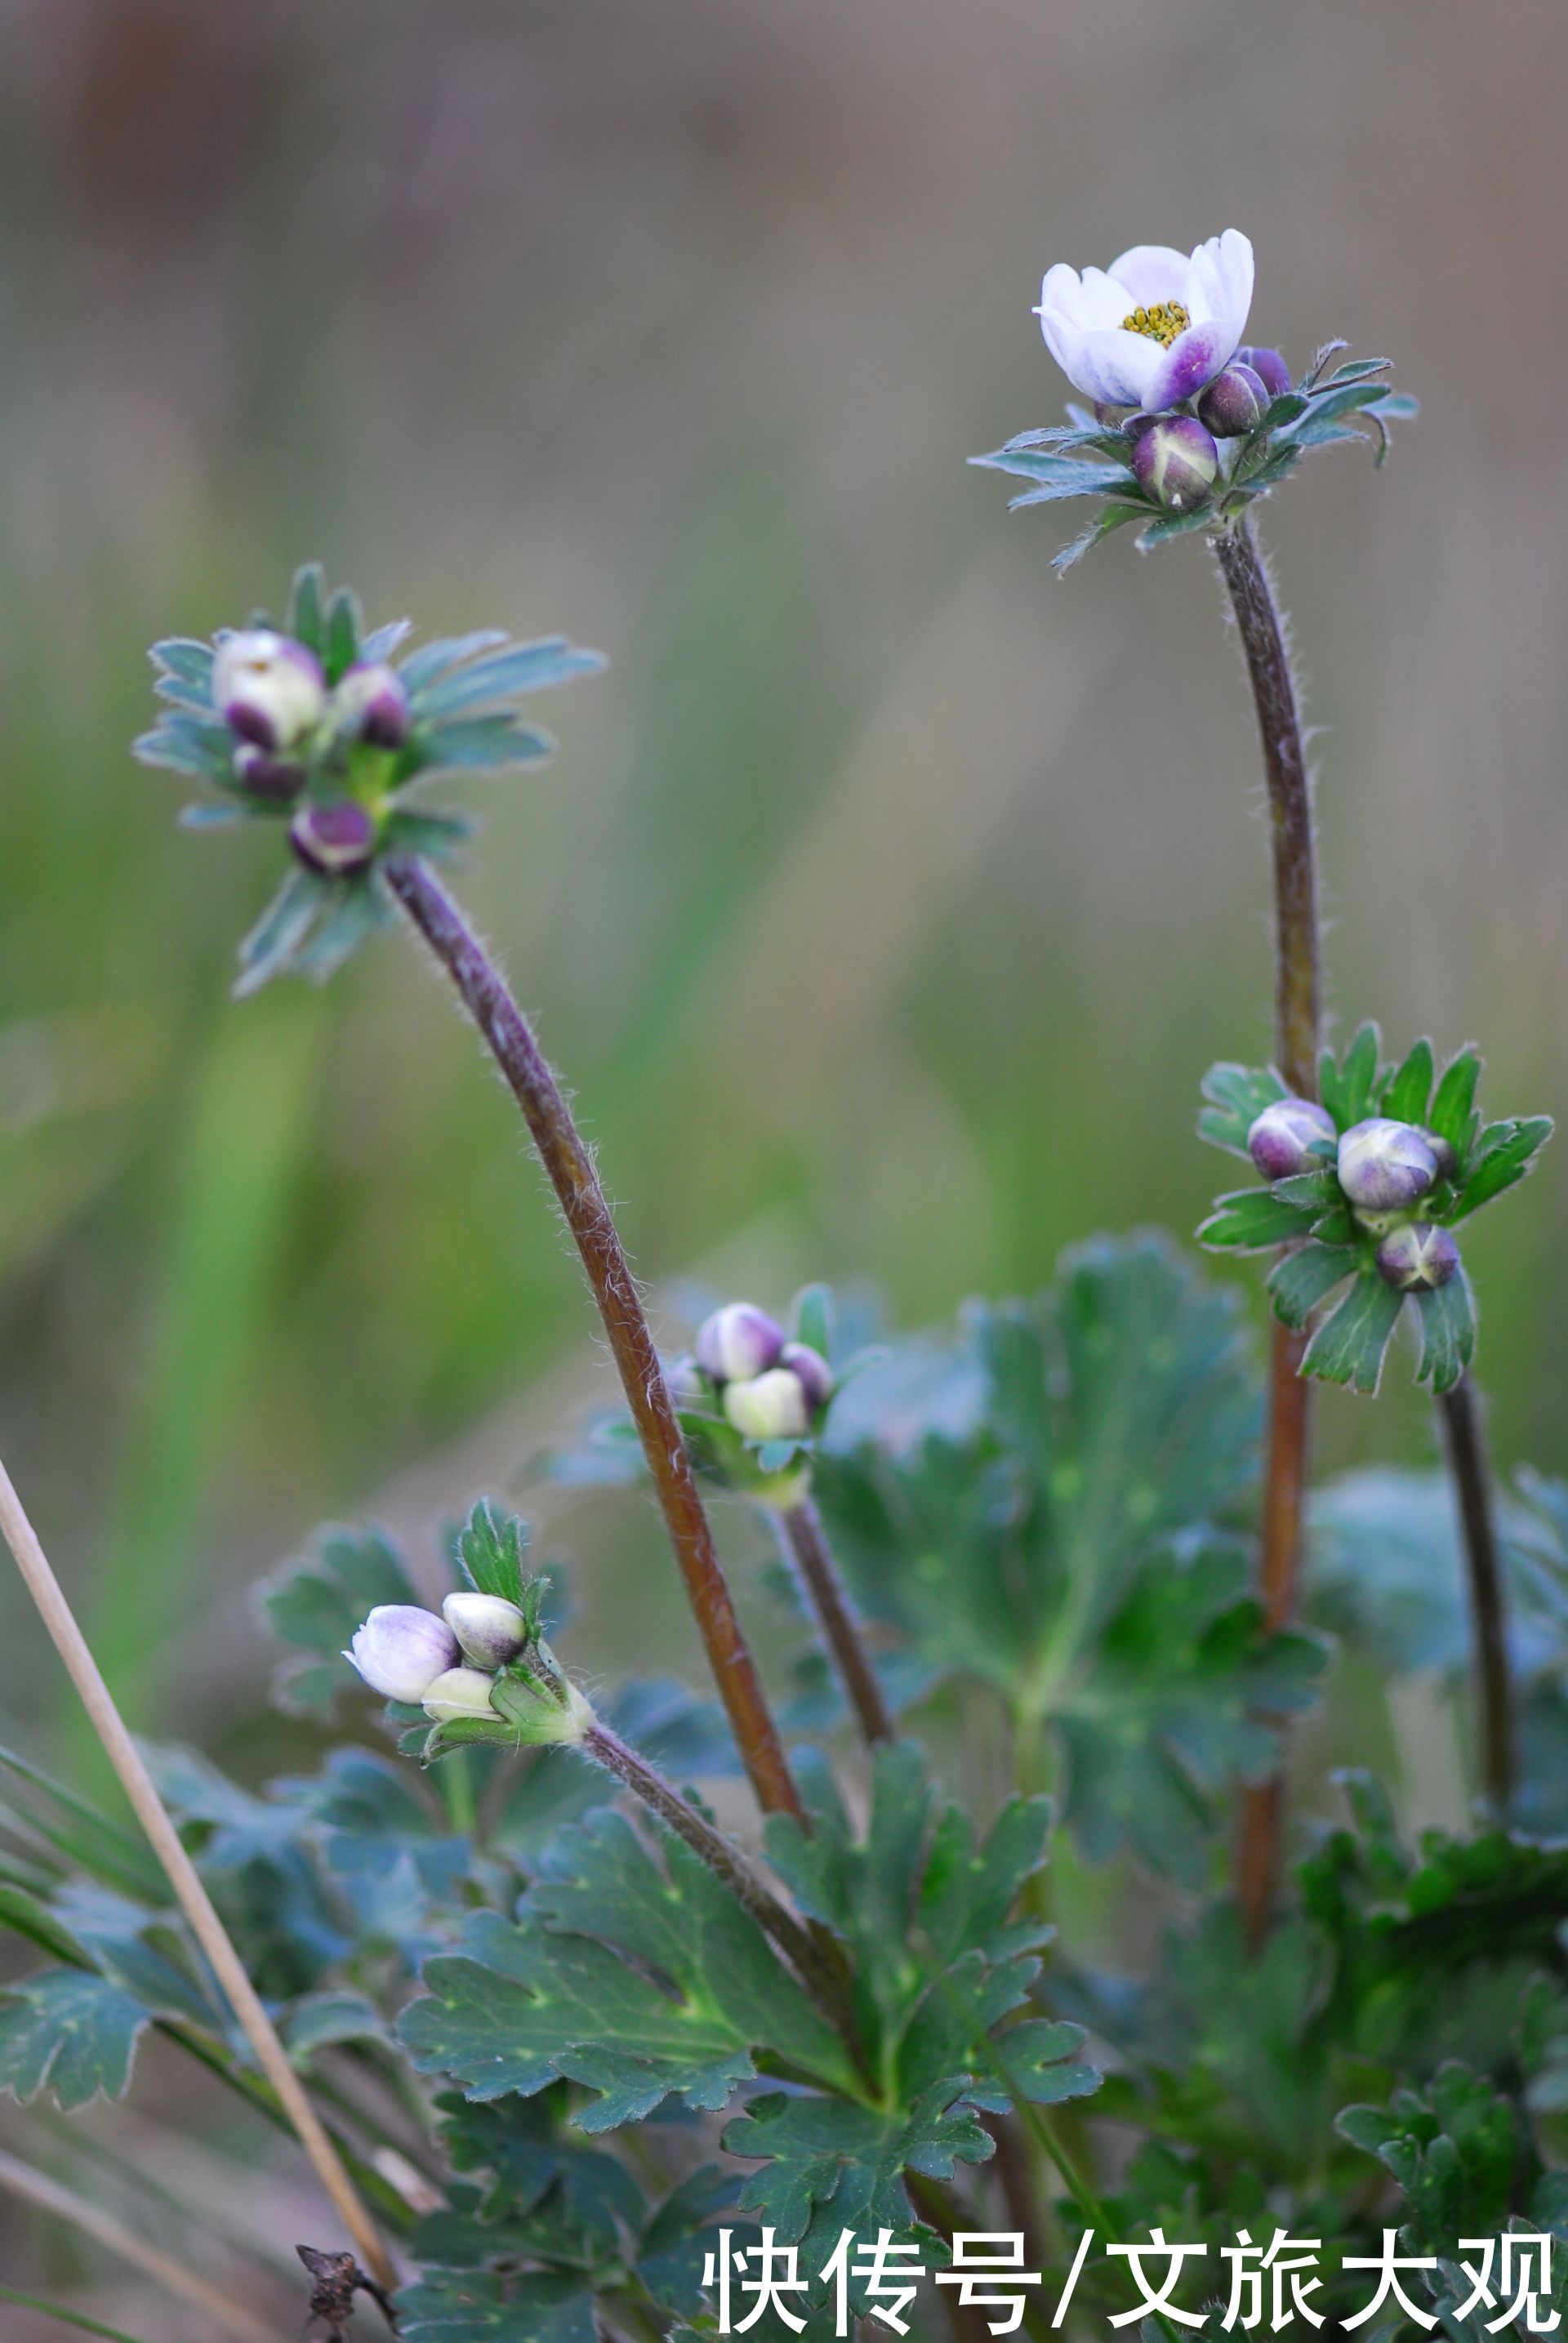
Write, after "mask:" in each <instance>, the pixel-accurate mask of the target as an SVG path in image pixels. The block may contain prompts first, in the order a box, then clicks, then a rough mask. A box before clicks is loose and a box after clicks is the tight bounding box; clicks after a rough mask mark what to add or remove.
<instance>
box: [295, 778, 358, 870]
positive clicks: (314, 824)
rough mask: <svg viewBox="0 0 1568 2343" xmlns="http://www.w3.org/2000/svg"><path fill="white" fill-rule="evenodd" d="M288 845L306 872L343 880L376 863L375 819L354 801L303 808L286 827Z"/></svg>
mask: <svg viewBox="0 0 1568 2343" xmlns="http://www.w3.org/2000/svg"><path fill="white" fill-rule="evenodd" d="M288 842H289V844H290V846H292V847H293V849H294V850H295V852H296V854H297V856H298V857H299V860H301V862H303V863H304V865H305V867H306V869H307V870H319V871H320V872H321V873H322V875H323V877H325V878H327V879H345V878H347V877H348V876H349V875H350V874H351V873H352V872H354V871H356V870H365V869H366V867H367V864H369V863H371V862H373V861H374V860H375V859H376V819H375V816H374V815H373V814H372V813H370V812H369V810H368V809H367V808H366V807H364V806H362V805H360V804H359V802H358V801H357V799H354V798H339V799H337V800H336V802H335V803H333V804H332V805H304V806H301V807H300V809H299V811H298V812H297V814H296V815H295V817H294V820H292V821H291V822H290V823H289V825H288Z"/></svg>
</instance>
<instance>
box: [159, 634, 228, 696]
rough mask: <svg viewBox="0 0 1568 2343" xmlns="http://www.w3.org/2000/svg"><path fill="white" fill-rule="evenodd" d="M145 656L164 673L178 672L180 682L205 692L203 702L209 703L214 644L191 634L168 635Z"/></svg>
mask: <svg viewBox="0 0 1568 2343" xmlns="http://www.w3.org/2000/svg"><path fill="white" fill-rule="evenodd" d="M147 657H148V658H149V659H151V660H152V661H153V663H154V665H155V666H156V667H160V668H162V669H164V670H165V671H166V673H167V674H169V675H172V676H177V677H178V679H179V680H180V681H181V682H182V683H186V684H189V685H191V686H192V687H193V688H194V689H196V690H198V691H201V692H203V693H205V694H206V704H207V706H208V707H209V708H210V707H211V705H212V669H213V657H214V653H213V647H212V645H211V644H210V643H201V642H197V641H196V640H195V639H194V638H193V637H190V636H186V635H171V636H170V637H169V638H168V639H167V640H166V641H164V642H161V643H155V644H154V645H153V647H152V649H151V650H150V651H149V652H148V653H147Z"/></svg>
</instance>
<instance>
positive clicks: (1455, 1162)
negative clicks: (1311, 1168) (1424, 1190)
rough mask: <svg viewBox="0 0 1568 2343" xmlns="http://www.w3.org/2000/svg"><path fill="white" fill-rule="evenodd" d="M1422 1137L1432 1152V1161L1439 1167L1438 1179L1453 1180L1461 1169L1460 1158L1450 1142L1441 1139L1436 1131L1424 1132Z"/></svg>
mask: <svg viewBox="0 0 1568 2343" xmlns="http://www.w3.org/2000/svg"><path fill="white" fill-rule="evenodd" d="M1421 1135H1422V1138H1423V1139H1424V1140H1425V1141H1426V1143H1427V1145H1428V1146H1429V1147H1430V1148H1431V1150H1432V1161H1434V1162H1435V1163H1436V1165H1437V1176H1438V1178H1439V1179H1440V1180H1452V1177H1453V1175H1454V1173H1455V1172H1457V1171H1458V1169H1459V1158H1458V1156H1457V1155H1456V1154H1455V1153H1454V1151H1453V1149H1452V1147H1451V1146H1450V1144H1449V1142H1448V1141H1447V1140H1446V1139H1441V1138H1439V1136H1438V1134H1437V1132H1436V1131H1422V1134H1421Z"/></svg>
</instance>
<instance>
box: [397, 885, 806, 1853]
mask: <svg viewBox="0 0 1568 2343" xmlns="http://www.w3.org/2000/svg"><path fill="white" fill-rule="evenodd" d="M382 867H383V870H384V871H385V874H386V879H387V885H388V886H389V887H390V888H391V889H392V891H393V893H394V894H395V895H396V896H397V900H398V901H399V902H400V903H401V904H402V906H403V908H404V910H406V911H407V914H408V916H409V918H410V919H411V920H413V922H414V925H415V926H416V927H417V929H418V930H419V933H420V934H421V935H422V936H423V937H424V939H425V941H426V942H427V944H428V945H429V947H430V950H432V951H433V952H434V954H435V955H436V958H437V960H439V962H440V963H441V966H442V967H443V968H444V969H445V970H446V971H447V975H448V976H449V977H450V978H451V980H452V981H453V983H454V984H455V985H456V986H457V991H458V993H459V995H460V996H461V999H462V1001H463V1005H464V1007H465V1008H466V1009H467V1011H468V1014H469V1015H470V1016H471V1017H472V1019H473V1021H474V1022H475V1024H476V1025H477V1027H478V1029H479V1031H480V1033H481V1035H482V1036H483V1038H484V1040H485V1042H486V1044H487V1047H488V1048H489V1050H490V1051H491V1054H492V1055H493V1056H494V1058H495V1061H496V1063H497V1065H498V1067H499V1068H500V1070H501V1072H502V1074H503V1075H504V1076H505V1078H506V1081H507V1084H508V1088H509V1089H510V1091H511V1092H512V1095H513V1097H514V1098H515V1099H516V1100H517V1101H518V1105H519V1106H520V1107H521V1109H522V1111H523V1116H524V1119H525V1121H527V1123H528V1129H529V1131H530V1132H531V1133H532V1135H533V1141H534V1144H535V1146H536V1147H537V1148H538V1151H539V1156H540V1160H541V1161H542V1162H543V1164H544V1167H545V1169H546V1171H547V1172H548V1173H549V1176H550V1182H551V1185H552V1186H553V1187H554V1189H555V1192H556V1194H557V1196H558V1198H559V1200H560V1206H561V1210H562V1212H564V1213H565V1215H566V1220H567V1225H568V1228H569V1229H570V1231H571V1232H572V1235H573V1236H574V1237H575V1239H576V1240H577V1247H578V1252H579V1253H580V1254H581V1255H582V1262H583V1267H584V1269H585V1270H586V1271H587V1272H588V1284H589V1286H590V1287H591V1288H592V1291H593V1297H594V1300H595V1302H597V1303H598V1312H599V1315H600V1317H601V1318H602V1319H603V1320H604V1326H605V1332H606V1333H607V1334H608V1337H609V1346H610V1351H611V1353H612V1355H613V1357H614V1359H615V1363H616V1367H617V1369H618V1373H619V1375H620V1380H621V1383H622V1386H623V1388H624V1390H625V1392H626V1397H627V1403H628V1406H629V1408H630V1410H631V1414H632V1421H633V1422H634V1423H635V1424H636V1426H637V1429H638V1436H639V1437H640V1439H641V1442H642V1448H643V1453H644V1455H645V1456H646V1457H647V1459H648V1471H649V1473H651V1474H652V1476H653V1485H654V1489H655V1492H656V1493H657V1495H658V1503H659V1508H660V1511H661V1512H662V1513H663V1514H664V1519H665V1525H666V1527H667V1528H668V1532H669V1542H670V1544H671V1545H672V1546H673V1547H674V1549H675V1558H676V1560H677V1562H678V1564H679V1565H680V1574H681V1576H682V1578H683V1579H684V1580H685V1582H686V1592H687V1596H688V1599H689V1602H690V1604H691V1608H692V1611H693V1614H695V1616H696V1620H697V1624H698V1627H699V1631H700V1633H701V1635H702V1640H703V1643H704V1644H705V1645H706V1647H707V1651H708V1659H709V1666H710V1667H711V1668H712V1670H713V1674H714V1679H715V1681H716V1683H717V1684H718V1686H719V1697H720V1699H721V1700H722V1701H723V1703H724V1707H725V1713H726V1715H728V1716H729V1724H730V1727H731V1730H732V1731H733V1733H734V1735H735V1740H736V1745H737V1747H738V1748H739V1752H740V1755H741V1758H742V1761H743V1762H744V1764H745V1766H746V1770H747V1773H748V1774H749V1775H750V1777H751V1784H752V1787H753V1788H754V1789H755V1791H756V1793H757V1797H758V1801H759V1805H761V1806H762V1808H763V1811H764V1812H765V1813H767V1814H788V1815H795V1816H796V1817H797V1818H798V1819H799V1820H800V1821H802V1822H803V1821H804V1820H805V1809H804V1807H803V1806H802V1805H801V1803H800V1795H799V1791H798V1790H797V1788H796V1786H795V1781H794V1777H793V1775H791V1773H790V1771H789V1760H788V1758H787V1757H786V1755H785V1754H784V1745H783V1743H782V1742H781V1741H780V1739H779V1730H778V1727H777V1726H776V1725H775V1724H774V1722H773V1718H772V1715H771V1714H770V1712H769V1706H768V1701H767V1696H766V1694H764V1692H763V1689H762V1683H761V1679H760V1677H759V1674H758V1673H757V1668H756V1664H755V1663H754V1661H753V1660H752V1657H751V1654H750V1650H749V1647H748V1644H747V1642H746V1638H745V1636H744V1634H742V1633H741V1628H740V1622H739V1619H738V1618H737V1616H736V1614H735V1605H734V1603H733V1601H732V1599H731V1597H730V1593H729V1583H728V1581H727V1580H726V1578H725V1575H724V1572H723V1570H722V1568H721V1567H720V1565H719V1556H718V1554H716V1553H715V1551H714V1545H713V1534H712V1531H711V1530H710V1528H709V1523H708V1517H707V1515H706V1513H704V1512H703V1509H702V1500H701V1498H700V1497H699V1494H698V1491H697V1482H696V1479H695V1477H694V1475H693V1473H692V1469H691V1460H690V1458H689V1455H688V1454H687V1449H686V1443H685V1441H684V1439H683V1438H682V1436H681V1431H680V1425H679V1423H678V1421H677V1419H676V1413H675V1408H674V1405H673V1403H671V1400H670V1396H669V1390H668V1385H667V1384H666V1383H665V1379H664V1370H663V1368H662V1367H661V1366H660V1365H659V1363H658V1351H657V1350H656V1349H655V1347H654V1341H653V1334H652V1331H651V1329H650V1328H649V1326H648V1313H647V1312H646V1311H645V1310H644V1309H643V1306H642V1297H641V1295H640V1294H639V1293H638V1289H637V1281H636V1279H635V1278H634V1277H633V1276H632V1273H631V1270H630V1267H629V1265H628V1262H627V1258H626V1252H625V1250H624V1248H623V1247H622V1244H621V1242H620V1236H619V1233H618V1231H617V1228H616V1225H615V1222H614V1220H613V1218H612V1217H611V1213H610V1209H609V1206H608V1203H607V1202H605V1196H604V1191H603V1190H602V1188H601V1187H600V1186H599V1183H598V1175H597V1173H596V1172H595V1171H594V1167H593V1163H592V1161H591V1159H590V1157H589V1155H588V1149H587V1148H586V1147H585V1146H584V1144H583V1141H582V1139H581V1137H580V1136H579V1134H578V1129H577V1125H576V1124H575V1123H574V1122H573V1121H572V1118H571V1113H570V1111H569V1110H568V1106H567V1102H566V1101H565V1099H564V1098H563V1097H562V1096H561V1092H560V1088H559V1086H558V1083H557V1081H556V1079H555V1076H554V1075H553V1074H552V1073H551V1071H550V1070H549V1067H548V1065H547V1064H546V1062H545V1060H544V1057H543V1055H542V1054H541V1052H540V1050H539V1047H538V1043H537V1042H536V1041H535V1040H534V1036H533V1033H532V1031H531V1030H530V1029H529V1026H528V1021H527V1019H526V1018H525V1017H524V1015H523V1013H522V1011H521V1010H520V1009H519V1008H518V1004H517V1002H516V1001H514V1000H513V999H512V996H511V994H510V992H509V991H508V989H507V985H506V982H505V980H504V979H503V978H502V976H501V974H500V971H499V970H498V969H497V967H496V966H495V964H494V962H493V961H492V960H490V958H489V956H488V954H487V952H486V950H485V949H484V947H483V945H482V944H481V943H480V942H479V940H478V938H477V936H476V935H475V934H474V932H473V930H472V929H471V928H470V927H469V925H468V923H467V920H466V919H465V918H464V916H463V913H462V911H461V910H460V909H459V907H458V906H457V903H455V902H454V901H453V900H452V898H451V896H450V895H448V894H447V890H446V889H445V888H444V887H443V886H442V884H441V882H440V880H438V879H437V876H436V874H435V872H434V871H433V870H431V869H430V867H429V865H428V863H427V862H425V861H424V860H421V859H420V858H419V857H418V856H416V855H395V856H392V857H391V858H389V859H388V860H387V862H386V863H385V864H384V865H383V866H382Z"/></svg>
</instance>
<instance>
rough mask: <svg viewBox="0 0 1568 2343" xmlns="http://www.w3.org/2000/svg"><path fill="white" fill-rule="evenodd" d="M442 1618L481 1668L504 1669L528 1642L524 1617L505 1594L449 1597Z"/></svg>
mask: <svg viewBox="0 0 1568 2343" xmlns="http://www.w3.org/2000/svg"><path fill="white" fill-rule="evenodd" d="M441 1615H442V1617H443V1618H444V1619H445V1620H446V1622H447V1626H448V1627H450V1629H451V1630H452V1633H453V1634H454V1635H456V1637H457V1641H458V1643H459V1644H461V1645H462V1646H463V1649H464V1651H465V1653H466V1654H467V1656H468V1658H469V1659H471V1660H472V1661H473V1663H474V1665H475V1666H476V1667H478V1668H504V1667H505V1666H506V1664H507V1662H508V1660H515V1659H516V1658H517V1656H518V1653H519V1652H520V1651H521V1650H522V1648H523V1646H524V1644H526V1643H527V1642H528V1627H527V1624H525V1622H524V1619H523V1614H522V1613H521V1612H520V1611H519V1610H518V1606H517V1604H515V1603H508V1601H507V1599H506V1597H505V1595H503V1594H471V1593H467V1592H464V1593H460V1594H448V1595H447V1599H446V1601H445V1602H444V1603H443V1604H442V1605H441Z"/></svg>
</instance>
